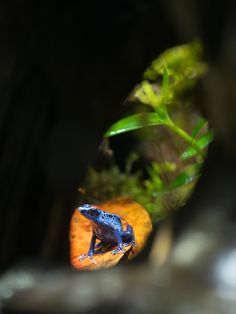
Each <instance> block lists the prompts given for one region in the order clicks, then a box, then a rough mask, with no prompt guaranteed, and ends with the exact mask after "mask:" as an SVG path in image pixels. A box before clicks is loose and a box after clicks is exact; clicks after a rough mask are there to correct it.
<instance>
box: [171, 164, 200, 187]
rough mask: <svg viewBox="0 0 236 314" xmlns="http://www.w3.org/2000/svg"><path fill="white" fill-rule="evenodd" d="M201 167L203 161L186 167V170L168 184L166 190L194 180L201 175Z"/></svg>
mask: <svg viewBox="0 0 236 314" xmlns="http://www.w3.org/2000/svg"><path fill="white" fill-rule="evenodd" d="M201 167H202V164H201V163H199V164H194V165H191V166H188V167H186V168H185V170H184V171H183V172H182V173H181V174H180V175H178V176H177V177H176V178H175V179H174V180H173V181H172V182H171V183H170V184H169V185H168V186H167V188H166V190H172V189H176V188H179V187H181V186H183V185H185V184H188V183H191V182H193V181H194V180H195V179H196V178H197V177H198V176H199V171H200V169H201Z"/></svg>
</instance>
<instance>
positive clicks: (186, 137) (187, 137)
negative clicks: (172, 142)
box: [166, 117, 205, 159]
mask: <svg viewBox="0 0 236 314" xmlns="http://www.w3.org/2000/svg"><path fill="white" fill-rule="evenodd" d="M166 125H167V126H168V127H169V128H170V129H171V130H172V131H173V132H175V133H176V134H178V135H179V136H180V137H182V139H184V140H185V141H186V142H187V143H188V144H189V145H190V146H192V147H193V148H194V149H195V150H196V152H197V153H198V154H199V155H200V156H201V157H202V159H204V158H205V154H204V152H203V151H202V150H201V148H200V147H199V146H198V143H197V142H196V140H195V139H194V138H192V137H191V136H190V135H188V133H186V132H185V131H184V130H183V129H181V128H179V127H178V126H177V125H176V124H175V123H174V122H173V121H172V120H171V119H170V118H169V117H168V121H167V122H166Z"/></svg>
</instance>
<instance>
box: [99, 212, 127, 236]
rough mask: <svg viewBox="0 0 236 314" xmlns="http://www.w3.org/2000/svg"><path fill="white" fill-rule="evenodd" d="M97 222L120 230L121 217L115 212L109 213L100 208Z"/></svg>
mask: <svg viewBox="0 0 236 314" xmlns="http://www.w3.org/2000/svg"><path fill="white" fill-rule="evenodd" d="M99 223H101V224H102V225H106V226H110V227H111V228H112V229H117V230H118V231H120V232H121V231H122V223H121V218H120V217H119V216H118V215H116V214H111V213H108V212H105V211H103V210H101V213H100V215H99Z"/></svg>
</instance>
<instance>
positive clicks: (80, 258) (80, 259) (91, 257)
mask: <svg viewBox="0 0 236 314" xmlns="http://www.w3.org/2000/svg"><path fill="white" fill-rule="evenodd" d="M87 257H89V258H90V259H93V258H94V256H93V255H88V254H83V255H80V256H79V257H78V259H79V261H80V262H81V261H83V260H84V259H85V258H87Z"/></svg>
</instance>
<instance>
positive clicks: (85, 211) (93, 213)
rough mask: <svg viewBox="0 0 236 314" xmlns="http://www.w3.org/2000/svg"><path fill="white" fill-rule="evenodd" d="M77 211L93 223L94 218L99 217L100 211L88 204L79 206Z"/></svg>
mask: <svg viewBox="0 0 236 314" xmlns="http://www.w3.org/2000/svg"><path fill="white" fill-rule="evenodd" d="M78 210H79V211H80V213H81V214H82V215H83V216H85V217H86V218H88V219H91V220H93V221H94V220H96V218H97V217H98V216H99V215H100V210H99V209H98V208H96V207H93V206H91V205H89V204H83V205H81V206H79V208H78Z"/></svg>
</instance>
